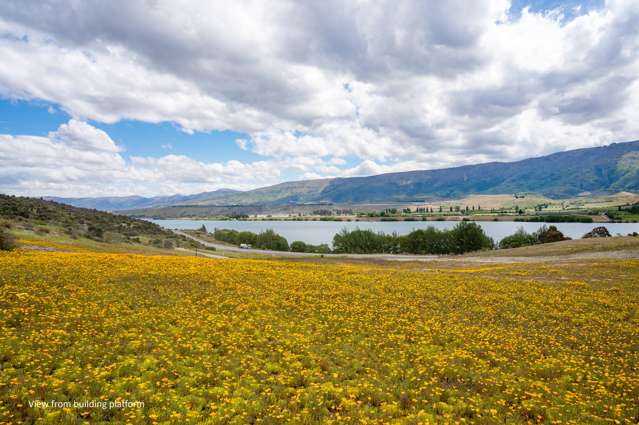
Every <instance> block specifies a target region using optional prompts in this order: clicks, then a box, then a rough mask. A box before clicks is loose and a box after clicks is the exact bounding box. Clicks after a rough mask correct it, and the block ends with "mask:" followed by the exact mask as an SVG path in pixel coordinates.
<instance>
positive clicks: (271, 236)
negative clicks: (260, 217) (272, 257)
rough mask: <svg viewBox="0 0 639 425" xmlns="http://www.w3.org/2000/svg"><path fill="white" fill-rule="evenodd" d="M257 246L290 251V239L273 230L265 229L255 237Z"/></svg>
mask: <svg viewBox="0 0 639 425" xmlns="http://www.w3.org/2000/svg"><path fill="white" fill-rule="evenodd" d="M255 247H256V248H259V249H271V250H274V251H288V241H287V240H286V238H284V237H283V236H280V235H278V234H277V233H275V232H274V231H273V230H271V229H269V230H265V231H264V232H261V233H260V234H258V235H257V237H256V238H255Z"/></svg>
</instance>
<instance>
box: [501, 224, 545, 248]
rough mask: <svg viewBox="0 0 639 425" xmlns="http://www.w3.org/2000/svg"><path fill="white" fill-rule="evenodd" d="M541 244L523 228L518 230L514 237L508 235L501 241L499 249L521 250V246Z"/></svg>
mask: <svg viewBox="0 0 639 425" xmlns="http://www.w3.org/2000/svg"><path fill="white" fill-rule="evenodd" d="M537 243H539V241H538V240H537V238H536V237H535V235H531V234H530V233H528V232H526V231H525V230H524V228H523V227H520V228H519V229H517V231H516V232H515V233H513V234H512V235H508V236H506V237H505V238H503V239H502V240H501V241H499V248H501V249H507V248H519V247H520V246H528V245H535V244H537Z"/></svg>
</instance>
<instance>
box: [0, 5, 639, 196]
mask: <svg viewBox="0 0 639 425" xmlns="http://www.w3.org/2000/svg"><path fill="white" fill-rule="evenodd" d="M638 28H639V2H637V0H608V1H606V2H605V4H604V6H603V7H601V8H597V9H591V10H588V9H587V8H585V7H582V8H579V7H575V8H574V9H572V10H571V11H570V13H569V14H567V13H566V11H565V10H561V9H556V10H546V11H539V12H532V11H531V10H530V9H527V8H524V9H523V10H522V11H521V13H516V14H513V13H511V11H510V2H509V1H508V0H481V1H473V2H468V1H464V0H452V1H451V0H446V1H444V0H441V1H440V0H435V1H429V2H423V1H406V2H401V3H398V2H395V1H390V0H388V1H385V0H382V1H376V2H368V1H353V2H347V3H344V2H341V1H337V0H330V1H325V2H294V1H279V2H276V3H270V4H266V3H264V2H257V1H251V0H246V1H236V2H231V3H225V4H222V3H215V2H210V1H204V0H202V1H186V0H184V1H174V0H172V1H168V0H154V1H144V0H132V1H130V0H129V1H124V0H115V1H110V2H101V1H84V2H72V1H68V0H45V1H35V0H33V1H30V0H26V1H25V0H21V1H17V0H7V1H4V2H2V3H0V55H1V56H2V57H3V62H4V63H8V64H11V66H4V67H0V96H3V97H8V98H12V99H41V100H45V101H48V102H52V103H54V104H56V105H58V107H59V108H61V109H63V110H64V111H66V112H68V113H69V114H70V115H71V116H73V117H76V118H77V121H76V122H77V124H76V127H78V128H75V129H64V128H60V129H58V131H57V133H61V134H63V133H65V132H68V131H70V132H76V133H82V132H83V131H87V130H86V129H84V130H83V129H82V128H79V127H82V125H81V124H80V123H82V120H96V121H99V122H107V123H112V122H116V121H118V120H121V119H132V120H140V121H145V122H152V123H158V122H164V121H171V122H175V123H177V124H178V125H179V126H180V127H181V128H182V129H183V130H184V131H186V132H193V131H210V130H225V129H230V130H235V131H240V132H244V133H246V134H248V137H246V138H242V139H239V140H237V141H236V143H237V145H238V147H239V148H240V149H243V150H248V151H252V152H253V153H256V154H259V155H263V156H264V157H266V158H267V159H266V160H265V161H264V163H265V164H267V165H266V166H265V167H268V166H272V167H274V169H275V168H277V169H279V170H282V169H290V170H293V171H296V172H298V174H296V175H297V176H298V177H300V178H302V177H304V176H307V177H308V176H313V177H320V176H340V175H343V176H346V175H362V174H370V173H377V172H386V171H400V170H406V169H415V168H436V167H444V166H451V165H461V164H467V163H471V162H479V161H490V160H514V159H521V158H524V157H528V156H534V155H540V154H545V153H550V152H553V151H558V150H564V149H571V148H578V147H586V146H595V145H601V144H605V143H610V142H615V141H624V140H633V139H637V138H638V137H637V135H638V134H639V119H638V118H639V116H638V115H637V114H638V113H637V111H639V30H638ZM68 125H69V126H71V123H69V124H68ZM7 137H9V136H5V139H4V140H10V139H7ZM55 137H56V136H54V135H50V137H49V138H48V140H49V142H50V143H53V144H55V143H59V142H57V141H56V139H55ZM59 137H63V138H64V140H65V143H63V144H64V145H65V146H69V148H71V145H70V143H71V140H74V139H73V136H71V135H66V134H63V136H59ZM107 137H108V136H107ZM99 139H101V140H102V141H100V140H99ZM77 140H78V141H79V142H78V143H86V142H81V141H80V140H91V143H97V145H96V146H93V148H95V149H94V150H92V152H93V155H96V152H102V153H101V155H106V154H107V153H110V154H111V155H116V154H117V150H116V151H113V150H112V151H109V150H108V143H107V144H105V141H104V137H102V138H100V137H98V136H97V135H82V136H81V137H80V138H78V139H77ZM34 143H35V142H34ZM100 146H101V147H102V148H101V149H102V150H100V149H98V148H99V147H100ZM116 148H117V147H116ZM104 149H106V150H104ZM169 157H170V156H167V157H163V158H162V159H154V160H151V159H144V160H143V161H138V162H136V161H132V162H131V163H127V164H125V166H128V167H130V166H136V167H140V170H139V172H142V168H145V167H151V168H153V169H155V170H157V169H158V167H162V166H163V165H162V164H167V163H169V162H170V161H178V162H181V163H187V162H189V161H190V162H189V163H190V165H191V166H193V167H194V168H195V169H196V170H199V171H198V172H208V171H211V172H216V173H218V174H219V175H220V176H223V175H224V173H223V172H221V171H219V170H218V171H215V170H213V169H207V168H206V166H204V165H203V166H202V167H204V168H202V167H200V166H198V165H194V164H193V163H198V161H196V160H194V159H189V158H184V157H179V156H177V157H176V158H172V159H170V158H169ZM353 158H355V160H354V161H355V163H356V164H358V165H355V166H353V165H352V164H353V160H352V159H353ZM346 159H349V161H347V160H346ZM120 160H122V158H120ZM349 164H350V165H349ZM251 166H252V167H256V166H255V165H251ZM154 167H155V168H154ZM225 167H227V168H226V169H229V170H233V171H229V173H230V174H231V175H232V174H233V173H234V172H237V173H240V174H242V173H244V174H247V173H246V170H244V171H240V168H241V167H238V166H237V164H226V165H225ZM259 167H261V166H259ZM259 167H257V169H258V170H259V173H262V174H259V173H258V175H259V176H262V175H264V173H267V172H266V171H265V168H259ZM69 172H71V171H69ZM145 172H146V173H148V171H145ZM151 174H153V173H151ZM187 174H188V173H186V174H184V175H181V174H176V176H178V175H180V176H182V177H183V178H184V179H187V180H189V185H191V186H189V188H192V187H195V186H196V185H197V184H198V183H196V182H195V181H194V179H193V178H192V177H190V176H187ZM153 177H154V178H167V179H168V180H167V181H168V182H170V181H171V178H172V175H171V174H170V173H169V174H167V176H163V175H160V174H153ZM182 177H181V178H182ZM228 178H229V179H230V180H231V182H239V181H236V180H233V177H228ZM269 179H277V175H276V172H275V171H273V170H271V171H270V174H268V176H266V177H264V178H263V179H262V180H259V181H267V180H269ZM192 180H193V181H192ZM257 181H258V177H256V179H255V180H253V178H252V177H247V178H246V179H245V180H244V184H245V186H247V187H248V186H255V185H256V184H255V183H256V182H257ZM208 183H209V182H204V183H202V184H203V186H202V188H204V187H205V185H206V184H208ZM238 184H239V183H238ZM182 187H183V186H180V185H179V184H177V183H176V185H175V186H171V188H172V189H176V190H178V189H181V188H182Z"/></svg>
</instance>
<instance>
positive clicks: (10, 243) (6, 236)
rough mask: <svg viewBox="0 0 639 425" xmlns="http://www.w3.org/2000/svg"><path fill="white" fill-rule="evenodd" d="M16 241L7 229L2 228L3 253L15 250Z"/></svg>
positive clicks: (0, 231) (0, 235)
mask: <svg viewBox="0 0 639 425" xmlns="http://www.w3.org/2000/svg"><path fill="white" fill-rule="evenodd" d="M15 247H16V241H15V238H14V237H13V235H12V234H11V233H9V232H8V231H7V230H6V229H5V228H0V250H2V251H11V250H12V249H15Z"/></svg>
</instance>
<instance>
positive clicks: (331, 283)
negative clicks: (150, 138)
mask: <svg viewBox="0 0 639 425" xmlns="http://www.w3.org/2000/svg"><path fill="white" fill-rule="evenodd" d="M462 270H463V269H462ZM638 282H639V262H637V261H609V262H604V261H602V262H599V263H593V264H589V265H588V268H587V269H585V268H584V266H583V265H578V266H575V265H573V266H571V268H562V267H560V266H556V267H549V266H541V265H535V266H532V265H525V266H521V265H506V266H500V267H485V268H473V269H466V272H464V273H459V272H456V271H455V269H450V270H449V269H445V268H442V269H438V270H435V269H432V270H431V269H427V270H423V269H421V268H417V267H414V268H411V267H410V266H407V265H398V266H393V267H381V266H365V265H336V264H332V265H331V264H317V263H290V262H278V261H254V260H221V261H220V260H207V259H202V258H185V257H149V256H136V255H125V254H96V253H60V252H11V253H2V254H0V350H1V351H0V422H2V423H11V424H18V423H34V422H37V423H43V424H47V423H49V424H53V423H68V424H73V423H100V422H106V421H115V422H118V423H211V424H245V423H263V424H273V423H297V424H313V423H358V424H375V423H410V424H414V423H424V424H427V423H468V424H470V423H473V424H474V423H478V424H503V423H548V424H555V423H572V424H586V423H588V424H615V423H616V424H635V423H637V420H638V419H639V407H638V406H639V373H638V367H639V313H638V312H637V311H638V307H639V301H638V300H639V296H638V295H639V293H638V292H639V284H638ZM52 400H53V401H56V402H59V403H63V402H71V401H76V402H84V403H85V404H84V405H82V406H81V407H74V406H73V405H63V404H58V405H57V406H64V407H60V408H56V407H51V406H49V407H43V406H42V405H37V404H35V402H37V401H39V402H49V401H52ZM91 400H93V401H96V400H97V401H103V402H104V403H105V404H106V403H115V402H118V403H119V404H117V406H118V407H117V408H96V407H95V404H96V403H97V402H94V404H93V405H90V404H89V403H88V401H91ZM136 403H137V404H136ZM141 403H143V406H142V404H141ZM122 406H123V407H122Z"/></svg>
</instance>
